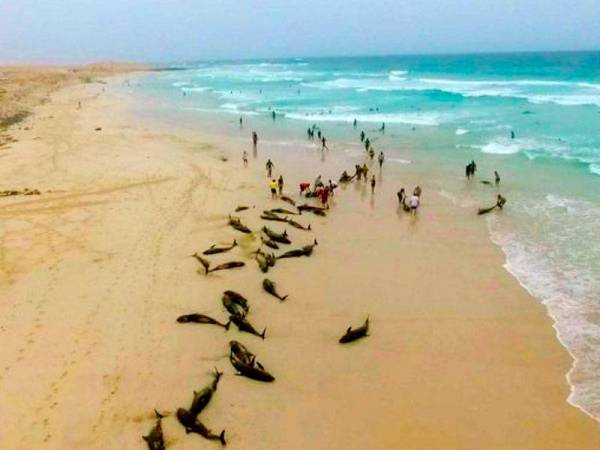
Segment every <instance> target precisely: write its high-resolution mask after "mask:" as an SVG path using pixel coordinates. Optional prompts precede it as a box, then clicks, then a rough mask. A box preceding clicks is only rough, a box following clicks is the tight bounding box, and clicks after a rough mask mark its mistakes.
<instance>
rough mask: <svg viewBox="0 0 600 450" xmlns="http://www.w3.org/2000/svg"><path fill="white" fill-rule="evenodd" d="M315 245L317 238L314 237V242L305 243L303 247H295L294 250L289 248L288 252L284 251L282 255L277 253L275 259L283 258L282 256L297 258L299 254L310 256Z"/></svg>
mask: <svg viewBox="0 0 600 450" xmlns="http://www.w3.org/2000/svg"><path fill="white" fill-rule="evenodd" d="M315 245H318V243H317V240H316V239H315V242H314V244H311V245H305V246H304V247H302V248H300V249H296V250H290V251H288V252H285V253H284V254H282V255H279V256H278V257H277V259H283V258H297V257H300V256H310V255H312V252H313V248H314V247H315Z"/></svg>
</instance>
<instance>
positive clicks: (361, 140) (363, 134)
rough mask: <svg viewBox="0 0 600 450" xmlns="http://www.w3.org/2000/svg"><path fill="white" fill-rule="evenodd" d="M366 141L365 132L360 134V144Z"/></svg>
mask: <svg viewBox="0 0 600 450" xmlns="http://www.w3.org/2000/svg"><path fill="white" fill-rule="evenodd" d="M364 141H365V132H364V131H361V132H360V142H364Z"/></svg>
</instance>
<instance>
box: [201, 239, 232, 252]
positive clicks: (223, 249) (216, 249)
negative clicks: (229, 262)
mask: <svg viewBox="0 0 600 450" xmlns="http://www.w3.org/2000/svg"><path fill="white" fill-rule="evenodd" d="M237 245H238V243H237V241H236V240H235V239H234V240H233V243H232V244H231V245H228V246H226V247H217V246H216V245H212V246H211V247H210V248H208V249H206V250H204V251H203V252H202V254H203V255H215V254H217V253H225V252H228V251H229V250H231V249H232V248H233V247H235V246H237Z"/></svg>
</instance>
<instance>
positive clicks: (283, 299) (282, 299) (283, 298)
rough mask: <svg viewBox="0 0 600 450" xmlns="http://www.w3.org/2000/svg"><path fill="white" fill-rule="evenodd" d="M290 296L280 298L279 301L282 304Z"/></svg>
mask: <svg viewBox="0 0 600 450" xmlns="http://www.w3.org/2000/svg"><path fill="white" fill-rule="evenodd" d="M288 297H289V295H284V296H283V297H279V300H281V301H282V302H283V301H285V299H286V298H288Z"/></svg>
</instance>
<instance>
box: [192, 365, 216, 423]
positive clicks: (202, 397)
mask: <svg viewBox="0 0 600 450" xmlns="http://www.w3.org/2000/svg"><path fill="white" fill-rule="evenodd" d="M222 375H223V372H219V371H218V370H217V369H216V368H215V373H214V379H213V381H212V382H211V383H210V384H209V385H208V386H206V387H205V388H203V389H202V390H200V391H198V392H196V391H194V400H192V405H191V406H190V409H189V412H190V413H191V414H193V415H194V417H197V416H198V414H200V413H201V412H202V411H203V410H204V408H206V406H207V405H208V403H209V402H210V400H211V399H212V396H213V394H214V393H215V392H216V391H217V385H218V384H219V380H220V379H221V376H222Z"/></svg>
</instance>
